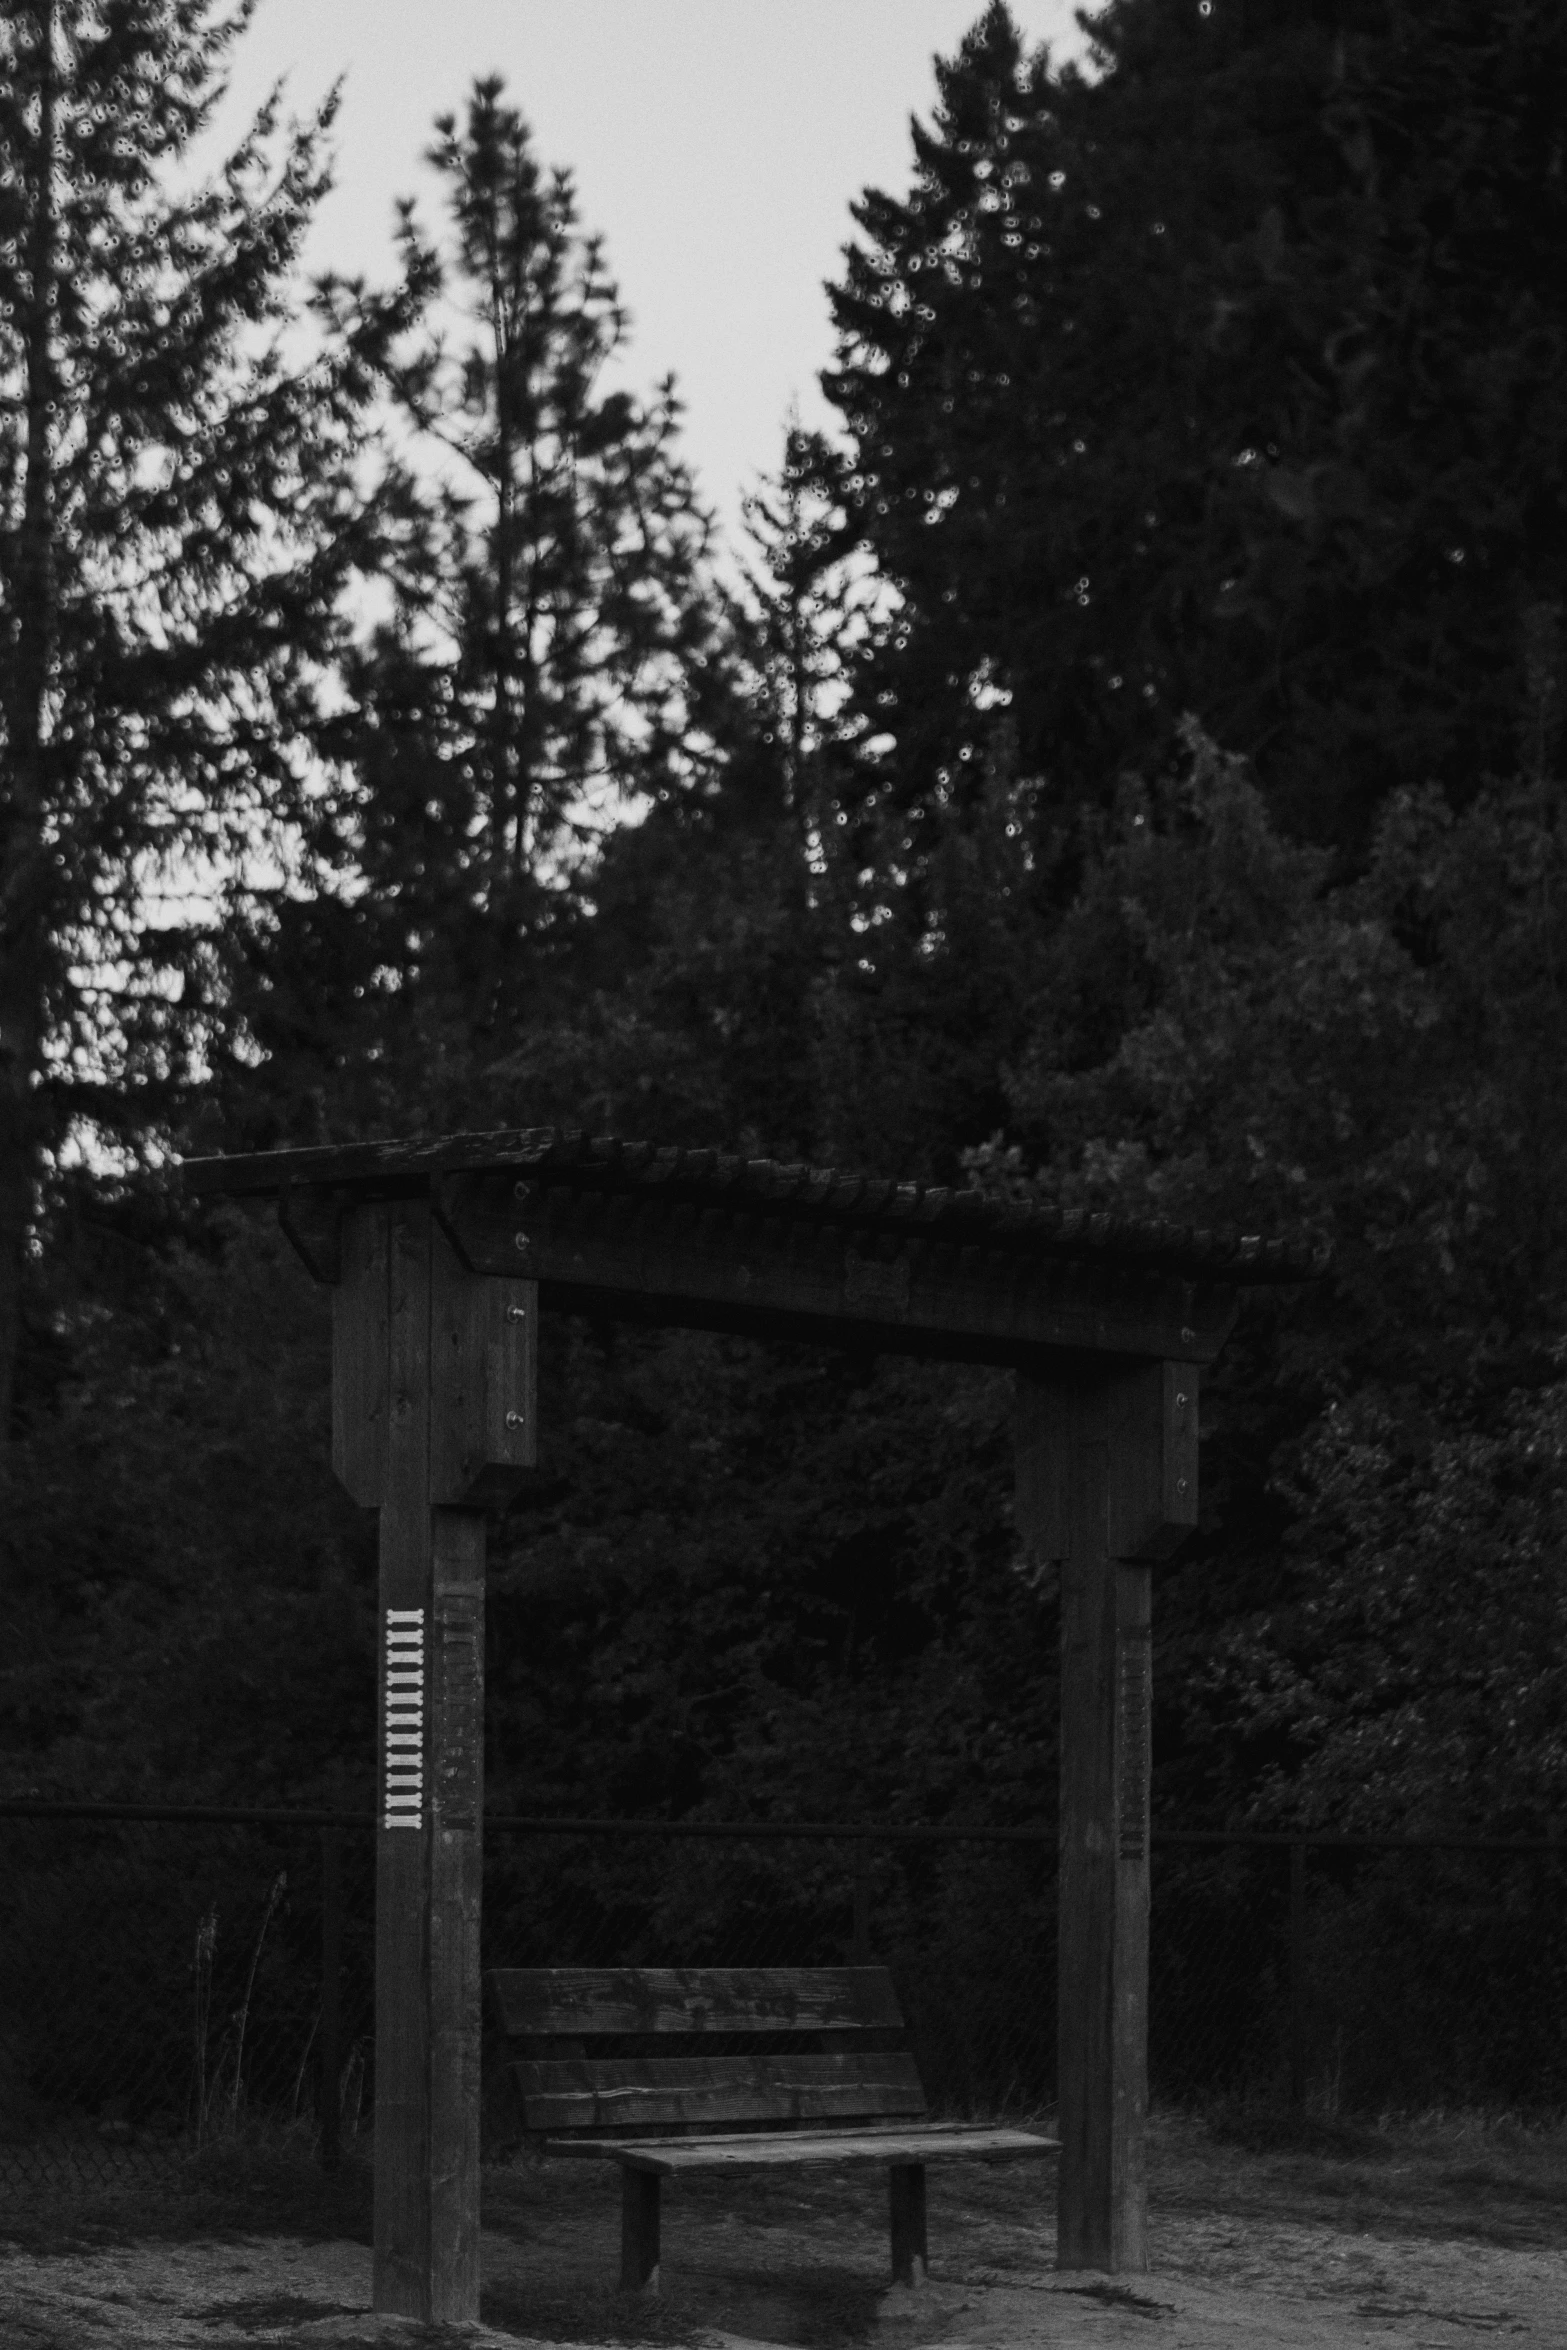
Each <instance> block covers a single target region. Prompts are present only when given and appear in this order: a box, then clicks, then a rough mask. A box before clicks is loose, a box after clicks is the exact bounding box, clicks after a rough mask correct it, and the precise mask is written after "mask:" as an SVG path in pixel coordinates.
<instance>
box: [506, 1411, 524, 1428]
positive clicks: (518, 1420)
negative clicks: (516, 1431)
mask: <svg viewBox="0 0 1567 2350" xmlns="http://www.w3.org/2000/svg"><path fill="white" fill-rule="evenodd" d="M506 1425H507V1427H508V1428H526V1426H527V1425H528V1415H527V1413H526V1412H508V1413H507V1414H506Z"/></svg>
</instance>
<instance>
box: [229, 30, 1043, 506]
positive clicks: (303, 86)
mask: <svg viewBox="0 0 1567 2350" xmlns="http://www.w3.org/2000/svg"><path fill="white" fill-rule="evenodd" d="M980 13H981V0H262V6H261V8H260V11H259V13H258V16H257V19H256V22H255V24H254V26H253V28H252V30H251V31H250V33H249V34H247V35H246V37H245V40H244V41H243V43H242V44H241V46H240V48H239V49H238V51H237V52H236V55H235V62H234V70H233V91H232V95H231V97H230V100H229V105H228V108H227V111H226V113H225V116H224V119H223V124H222V126H221V127H222V128H223V129H224V130H225V131H228V130H232V129H235V128H237V124H238V118H239V115H240V113H241V111H242V110H247V111H248V110H249V109H250V108H251V107H253V106H254V104H255V103H256V101H257V100H258V99H259V98H260V97H261V96H262V95H263V93H264V92H265V90H266V89H267V88H268V87H269V86H270V84H271V83H272V82H273V81H274V80H276V79H277V78H278V77H279V76H286V77H287V79H288V85H289V93H290V97H291V99H292V101H293V104H294V106H295V108H296V109H297V110H299V111H304V110H305V109H306V108H307V107H309V106H311V105H313V104H314V103H315V102H316V101H317V100H318V99H319V98H320V96H321V95H322V94H323V93H324V92H325V91H326V90H327V89H328V88H329V87H330V85H331V83H332V82H333V81H334V80H335V79H336V78H337V77H338V76H339V75H342V76H344V77H345V91H344V103H343V111H342V114H341V115H340V117H339V127H338V158H339V160H338V181H339V184H338V187H337V190H336V192H335V193H334V194H333V195H332V197H331V198H330V199H329V200H328V202H327V204H326V206H325V207H324V209H323V211H322V214H321V217H320V220H319V223H318V226H317V229H316V233H315V238H314V242H313V244H312V247H311V251H310V254H309V257H308V258H309V262H310V265H311V266H312V267H313V268H333V269H339V270H344V271H362V272H363V273H364V274H365V275H366V276H369V277H376V278H381V277H385V276H386V275H387V274H388V273H389V270H390V267H391V252H392V247H391V224H392V207H393V202H394V200H395V198H397V197H398V196H400V195H408V194H412V195H418V194H420V192H421V190H422V189H423V188H425V187H427V186H428V181H427V179H426V176H425V175H424V174H423V172H422V170H421V167H420V163H419V157H420V154H421V152H422V150H423V148H424V147H425V146H426V145H427V144H428V141H429V136H430V126H431V123H432V121H433V118H434V117H435V116H436V115H437V114H438V113H440V112H441V111H442V110H443V109H445V108H448V107H456V106H459V105H460V103H461V101H462V97H463V94H464V92H465V90H466V89H467V87H468V85H469V83H470V82H471V81H472V80H473V79H474V77H475V76H476V75H479V74H485V73H491V72H498V73H501V74H503V75H504V76H505V78H506V81H507V84H508V86H509V90H510V93H511V95H512V97H513V99H514V100H515V102H516V103H517V104H518V105H519V106H520V107H521V109H522V111H523V113H524V114H525V116H526V117H527V118H528V120H529V122H530V123H531V125H532V127H533V130H534V133H535V137H536V142H537V146H538V151H539V154H540V156H541V159H542V160H543V161H544V162H545V163H547V164H565V165H568V166H569V167H570V168H571V170H572V171H573V172H574V173H575V175H576V179H577V185H578V190H579V194H580V198H581V208H582V217H583V222H584V225H585V226H586V227H588V228H592V229H597V230H599V231H601V232H602V233H603V235H604V237H605V239H606V243H607V248H608V255H609V260H610V264H611V266H612V268H613V269H614V271H615V274H616V276H617V277H618V279H619V283H620V289H621V294H622V297H623V299H624V300H625V302H626V304H627V306H628V307H629V309H630V311H631V313H632V320H633V334H634V341H633V346H632V351H631V379H632V381H633V382H635V383H638V384H640V385H643V386H647V385H651V384H652V383H653V382H654V380H655V379H656V378H657V377H659V376H660V375H662V374H663V373H664V372H665V370H666V369H670V368H673V370H674V372H675V374H676V376H677V377H678V379H679V382H680V386H681V389H682V392H683V396H684V398H685V400H686V403H687V411H688V413H687V419H686V434H685V437H686V449H687V454H688V456H689V457H690V458H691V460H692V462H693V463H694V464H695V466H696V468H697V472H698V475H699V477H700V480H701V483H702V487H703V490H704V492H705V495H706V496H707V498H708V500H709V502H710V503H711V504H713V505H714V506H716V507H717V508H718V510H719V512H720V514H721V515H722V516H723V517H724V519H725V522H726V524H728V525H729V526H730V527H731V528H733V526H734V523H735V521H736V518H737V515H738V508H739V499H740V493H741V491H742V490H743V489H745V488H747V487H749V486H750V485H751V483H752V482H753V480H754V478H755V476H756V475H757V473H758V472H760V471H764V470H769V469H771V468H772V467H774V466H775V465H776V463H777V460H778V454H779V447H780V440H781V434H782V428H783V420H784V416H785V413H786V411H787V409H788V405H789V402H790V399H791V398H797V399H798V400H799V403H800V406H801V410H802V413H803V414H804V415H805V417H806V420H807V421H808V422H820V421H825V420H826V417H827V414H828V412H827V411H826V409H825V404H824V403H823V402H822V400H821V397H820V394H819V393H818V391H817V389H816V375H817V371H818V370H819V369H820V368H821V367H823V366H824V365H825V364H826V362H827V361H828V359H829V357H830V355H831V337H830V331H829V324H828V316H827V301H826V297H825V295H824V293H823V291H822V281H823V280H824V279H825V278H827V277H829V276H833V275H836V274H837V270H838V257H839V252H840V248H841V247H842V245H843V244H844V242H845V240H846V239H847V238H848V237H849V236H851V235H852V234H853V223H852V222H851V220H850V218H849V204H850V201H851V199H852V198H853V197H854V196H856V195H857V194H858V193H859V192H860V190H861V189H862V188H864V187H866V186H867V185H871V186H878V187H885V188H888V189H891V190H894V191H898V190H902V189H904V188H906V187H907V185H908V183H909V178H910V171H911V162H912V155H911V149H910V144H909V128H908V125H909V116H910V114H911V113H918V114H920V115H923V116H927V117H928V115H929V114H930V111H931V107H932V103H933V101H934V98H935V77H934V75H933V72H932V69H931V60H932V57H933V55H935V54H936V53H937V52H940V53H941V54H943V55H950V54H951V53H952V52H953V51H954V50H955V49H956V47H957V45H958V42H959V41H960V39H961V38H962V35H963V33H964V32H965V31H966V30H967V28H968V27H969V25H970V24H972V23H973V22H974V21H975V20H976V18H977V17H978V16H979V14H980ZM1013 14H1014V15H1015V17H1016V19H1017V21H1018V23H1019V25H1020V26H1021V27H1022V29H1023V31H1024V33H1025V34H1026V35H1027V37H1028V38H1029V40H1030V41H1033V42H1038V41H1042V40H1048V41H1049V42H1050V44H1051V48H1052V53H1053V54H1056V55H1065V54H1067V53H1068V52H1069V51H1071V50H1076V49H1078V48H1080V46H1081V42H1080V37H1079V36H1078V34H1077V32H1076V29H1075V26H1074V24H1073V21H1072V7H1071V4H1070V0H1013Z"/></svg>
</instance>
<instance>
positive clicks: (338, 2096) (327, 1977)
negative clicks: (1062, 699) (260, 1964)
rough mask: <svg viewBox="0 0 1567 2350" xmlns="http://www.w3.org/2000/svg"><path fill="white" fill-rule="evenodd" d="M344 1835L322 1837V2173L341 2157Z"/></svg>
mask: <svg viewBox="0 0 1567 2350" xmlns="http://www.w3.org/2000/svg"><path fill="white" fill-rule="evenodd" d="M342 1964H343V1831H342V1830H341V1828H323V1829H322V1831H321V2028H320V2063H321V2168H322V2169H323V2170H324V2171H334V2170H336V2168H337V2166H338V2162H339V2160H340V2158H341V2153H342V2119H343V2115H342V2071H343V2055H342V2017H341V2010H340V2006H339V1989H340V1977H341V1974H342Z"/></svg>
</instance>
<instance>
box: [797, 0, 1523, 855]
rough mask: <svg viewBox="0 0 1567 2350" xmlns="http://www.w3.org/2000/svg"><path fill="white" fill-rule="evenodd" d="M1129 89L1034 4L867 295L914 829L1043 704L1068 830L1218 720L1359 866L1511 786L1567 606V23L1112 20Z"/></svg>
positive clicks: (867, 519) (866, 208) (1459, 3)
mask: <svg viewBox="0 0 1567 2350" xmlns="http://www.w3.org/2000/svg"><path fill="white" fill-rule="evenodd" d="M1091 31H1092V34H1093V37H1094V41H1095V43H1096V45H1097V52H1098V54H1097V64H1096V67H1095V69H1094V70H1093V71H1092V72H1089V71H1079V70H1077V69H1075V68H1073V67H1070V66H1069V67H1065V68H1062V69H1057V68H1054V67H1052V66H1051V65H1050V64H1049V62H1048V60H1047V59H1046V57H1045V56H1044V55H1043V53H1034V54H1030V53H1029V52H1028V50H1027V48H1026V46H1025V44H1024V42H1023V41H1022V39H1021V37H1020V35H1019V33H1018V29H1017V26H1016V23H1015V22H1014V20H1013V19H1012V17H1011V16H1010V14H1009V12H1008V10H1007V9H1006V8H1005V7H1004V6H1003V5H1002V4H1001V0H994V4H993V5H992V6H991V7H990V8H989V9H988V10H987V12H986V14H985V15H984V17H983V18H982V19H981V21H980V23H979V24H978V25H977V26H976V27H975V29H974V30H973V32H972V33H971V34H970V35H969V36H968V38H967V39H966V40H965V41H964V43H963V44H962V47H961V49H960V51H959V53H958V55H957V56H956V57H954V58H952V59H950V60H948V61H947V62H945V63H944V64H941V65H940V66H939V67H938V82H939V103H938V105H937V107H936V109H935V113H934V116H933V119H932V121H931V123H930V125H929V126H928V127H925V126H921V125H916V129H915V157H914V160H915V172H914V176H913V180H912V184H911V185H910V187H909V189H908V192H907V193H906V194H905V195H904V196H902V197H895V196H892V195H889V194H885V193H880V192H877V191H871V192H869V193H867V194H866V196H865V197H864V198H863V200H862V201H861V203H860V204H859V205H858V206H857V207H856V218H857V220H858V222H859V225H860V230H861V235H860V237H859V239H858V240H857V241H856V243H855V244H854V245H853V246H852V247H851V248H850V249H849V252H848V256H847V265H846V268H845V271H844V273H843V276H842V279H841V281H840V283H839V285H838V286H837V287H836V289H834V293H833V305H834V314H835V318H836V322H837V328H838V335H839V355H838V364H837V366H836V368H835V370H834V371H833V373H832V374H831V375H830V376H829V378H828V390H829V393H830V396H831V397H832V398H833V400H834V401H835V403H836V404H837V406H838V408H839V410H840V413H841V415H842V417H843V421H844V426H845V431H846V435H847V449H846V451H845V452H844V453H843V455H842V456H841V457H840V459H839V473H838V479H839V481H840V482H841V484H842V486H843V487H844V488H845V489H846V491H847V493H848V499H849V504H848V519H849V521H850V522H851V523H852V525H853V526H854V528H855V530H856V532H857V533H858V535H860V536H862V537H863V538H864V540H865V541H866V542H867V544H868V546H869V548H870V549H871V551H872V553H873V555H874V558H875V561H876V563H877V566H878V569H879V570H880V572H881V574H882V576H883V577H884V579H885V580H886V581H887V583H888V585H889V588H891V589H892V590H894V591H895V592H896V595H897V598H898V610H897V614H896V619H895V621H894V623H893V624H892V625H891V626H889V627H888V628H887V629H886V630H885V631H884V632H883V633H882V635H881V636H880V638H879V639H878V640H877V641H876V643H875V644H874V645H872V646H871V647H869V648H868V649H867V652H866V655H865V657H864V659H863V660H862V662H861V663H860V665H859V668H858V674H857V676H856V680H855V696H854V703H855V708H856V709H857V710H858V712H859V713H861V715H862V716H863V719H864V722H865V725H864V739H865V742H866V744H867V746H870V745H876V746H877V751H876V755H874V756H870V757H868V759H867V761H866V768H867V784H868V785H869V786H872V787H874V788H875V789H877V790H878V791H879V792H881V793H882V794H883V795H884V796H885V797H886V798H888V799H890V800H891V801H893V802H894V803H895V804H896V805H897V806H898V807H899V808H900V809H904V810H907V811H908V813H909V821H910V823H911V824H912V825H913V827H914V829H915V832H916V834H918V833H919V832H920V831H921V830H930V829H932V828H934V829H936V830H938V831H939V830H940V828H941V820H940V819H939V818H938V815H937V814H936V811H937V810H938V808H939V807H940V806H942V805H945V804H954V803H956V804H961V803H962V801H963V800H964V798H965V797H966V796H971V795H972V793H973V792H974V791H975V790H976V789H977V776H978V773H979V768H980V765H981V762H982V755H983V752H982V745H983V736H984V731H985V726H986V722H987V721H986V704H987V698H988V697H993V696H994V694H995V693H997V692H1000V693H1001V694H1003V695H1004V696H1006V697H1008V698H1009V702H1010V709H1011V714H1012V718H1013V722H1014V725H1015V727H1016V732H1017V741H1018V752H1019V758H1020V762H1021V767H1022V770H1023V772H1025V773H1027V774H1031V775H1037V776H1039V777H1041V778H1043V779H1044V780H1045V782H1046V784H1047V785H1048V787H1049V788H1048V789H1047V791H1046V792H1045V793H1044V795H1043V796H1042V799H1041V810H1042V815H1043V818H1044V820H1045V822H1046V824H1047V826H1048V825H1049V824H1051V823H1054V822H1056V821H1058V820H1059V819H1060V818H1061V817H1062V815H1063V814H1065V815H1066V816H1067V817H1068V818H1069V817H1070V814H1071V811H1072V810H1073V809H1075V808H1076V807H1077V806H1079V805H1080V804H1081V803H1082V802H1083V801H1084V800H1088V801H1092V802H1097V803H1098V804H1100V805H1103V804H1104V802H1105V800H1106V799H1107V797H1108V796H1109V795H1110V794H1112V793H1113V790H1114V786H1115V779H1116V777H1117V775H1118V774H1119V773H1120V772H1122V771H1123V770H1124V769H1125V768H1126V767H1128V766H1144V765H1147V764H1148V763H1150V762H1153V763H1157V762H1158V761H1159V760H1160V759H1162V758H1163V757H1164V756H1165V755H1166V752H1167V750H1168V748H1169V746H1170V744H1171V741H1172V729H1173V727H1174V726H1175V724H1176V723H1177V721H1178V720H1179V718H1180V716H1181V714H1182V713H1183V712H1184V711H1193V712H1195V713H1197V714H1198V715H1199V716H1200V717H1201V719H1202V721H1203V723H1204V724H1205V725H1207V726H1209V727H1210V728H1211V729H1212V730H1213V731H1214V733H1215V734H1216V736H1217V737H1218V738H1219V739H1220V740H1222V741H1223V742H1224V743H1225V744H1226V745H1227V746H1228V747H1229V748H1231V749H1233V750H1235V751H1237V752H1240V753H1244V754H1245V755H1247V756H1249V757H1252V758H1254V759H1255V760H1256V762H1257V768H1258V774H1259V777H1260V779H1261V781H1262V782H1263V784H1264V787H1265V788H1266V789H1267V790H1268V791H1269V792H1270V794H1271V795H1272V796H1273V797H1274V800H1275V804H1276V805H1277V806H1278V807H1279V808H1280V810H1281V811H1282V812H1283V813H1284V814H1285V816H1286V818H1287V820H1288V821H1289V822H1290V823H1291V824H1292V825H1295V826H1297V827H1300V828H1303V829H1307V830H1310V831H1311V832H1312V833H1314V834H1315V835H1316V836H1317V837H1318V838H1324V839H1333V840H1337V841H1340V842H1343V843H1345V844H1347V845H1348V846H1349V847H1350V849H1351V850H1352V852H1353V853H1357V854H1359V853H1363V852H1364V850H1365V847H1366V845H1367V843H1368V841H1369V837H1370V832H1371V829H1372V825H1373V822H1374V814H1375V809H1376V806H1377V803H1378V801H1379V799H1380V798H1381V797H1382V795H1384V794H1385V793H1386V792H1387V791H1388V790H1389V789H1390V788H1391V787H1393V786H1394V785H1396V784H1399V783H1404V784H1410V785H1417V784H1420V783H1423V782H1425V781H1427V780H1430V779H1436V780H1439V781H1440V782H1441V783H1442V784H1443V786H1444V788H1445V789H1446V790H1448V792H1449V793H1450V794H1452V795H1453V796H1454V797H1455V798H1458V799H1462V797H1463V796H1464V795H1465V794H1466V793H1467V792H1469V791H1470V790H1471V789H1472V788H1473V787H1474V785H1475V783H1476V781H1477V779H1478V778H1479V776H1480V775H1481V774H1483V773H1484V772H1486V771H1487V770H1490V771H1491V772H1493V773H1505V772H1506V771H1507V770H1508V768H1509V767H1510V766H1511V763H1512V760H1513V757H1514V755H1515V748H1516V733H1517V727H1518V723H1519V719H1520V716H1521V713H1522V711H1523V709H1524V706H1525V703H1526V700H1527V686H1526V677H1525V671H1526V667H1527V660H1528V650H1527V647H1528V626H1527V625H1526V615H1527V614H1528V613H1529V612H1531V611H1534V610H1536V609H1538V608H1544V607H1549V606H1551V605H1553V604H1556V605H1559V604H1560V603H1561V602H1562V600H1563V594H1564V588H1567V565H1564V558H1563V552H1562V550H1563V548H1564V547H1567V514H1564V512H1563V507H1562V487H1561V474H1560V466H1559V462H1558V452H1559V450H1560V447H1561V441H1562V433H1563V428H1564V420H1567V368H1564V365H1563V357H1562V341H1561V335H1560V331H1559V310H1560V302H1559V293H1558V288H1559V286H1560V283H1561V281H1562V279H1563V276H1564V275H1567V173H1564V166H1563V146H1562V136H1561V128H1560V125H1561V120H1562V114H1563V105H1564V100H1567V25H1564V20H1563V17H1562V13H1561V11H1560V9H1559V8H1556V7H1554V6H1552V5H1550V4H1549V0H1499V4H1498V5H1497V6H1496V7H1494V8H1490V9H1485V10H1476V9H1475V8H1473V7H1472V6H1470V5H1469V4H1468V0H1434V4H1429V5H1426V4H1423V5H1420V6H1415V5H1413V4H1412V0H1369V4H1366V5H1361V4H1360V0H1354V4H1353V5H1351V4H1350V0H1279V4H1278V5H1274V6H1270V7H1267V8H1250V7H1247V6H1244V5H1243V4H1242V0H1200V4H1199V0H1178V4H1176V5H1171V4H1170V0H1115V4H1114V5H1112V6H1108V7H1104V8H1101V9H1100V10H1098V11H1097V12H1095V13H1094V15H1093V17H1092V23H1091Z"/></svg>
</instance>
